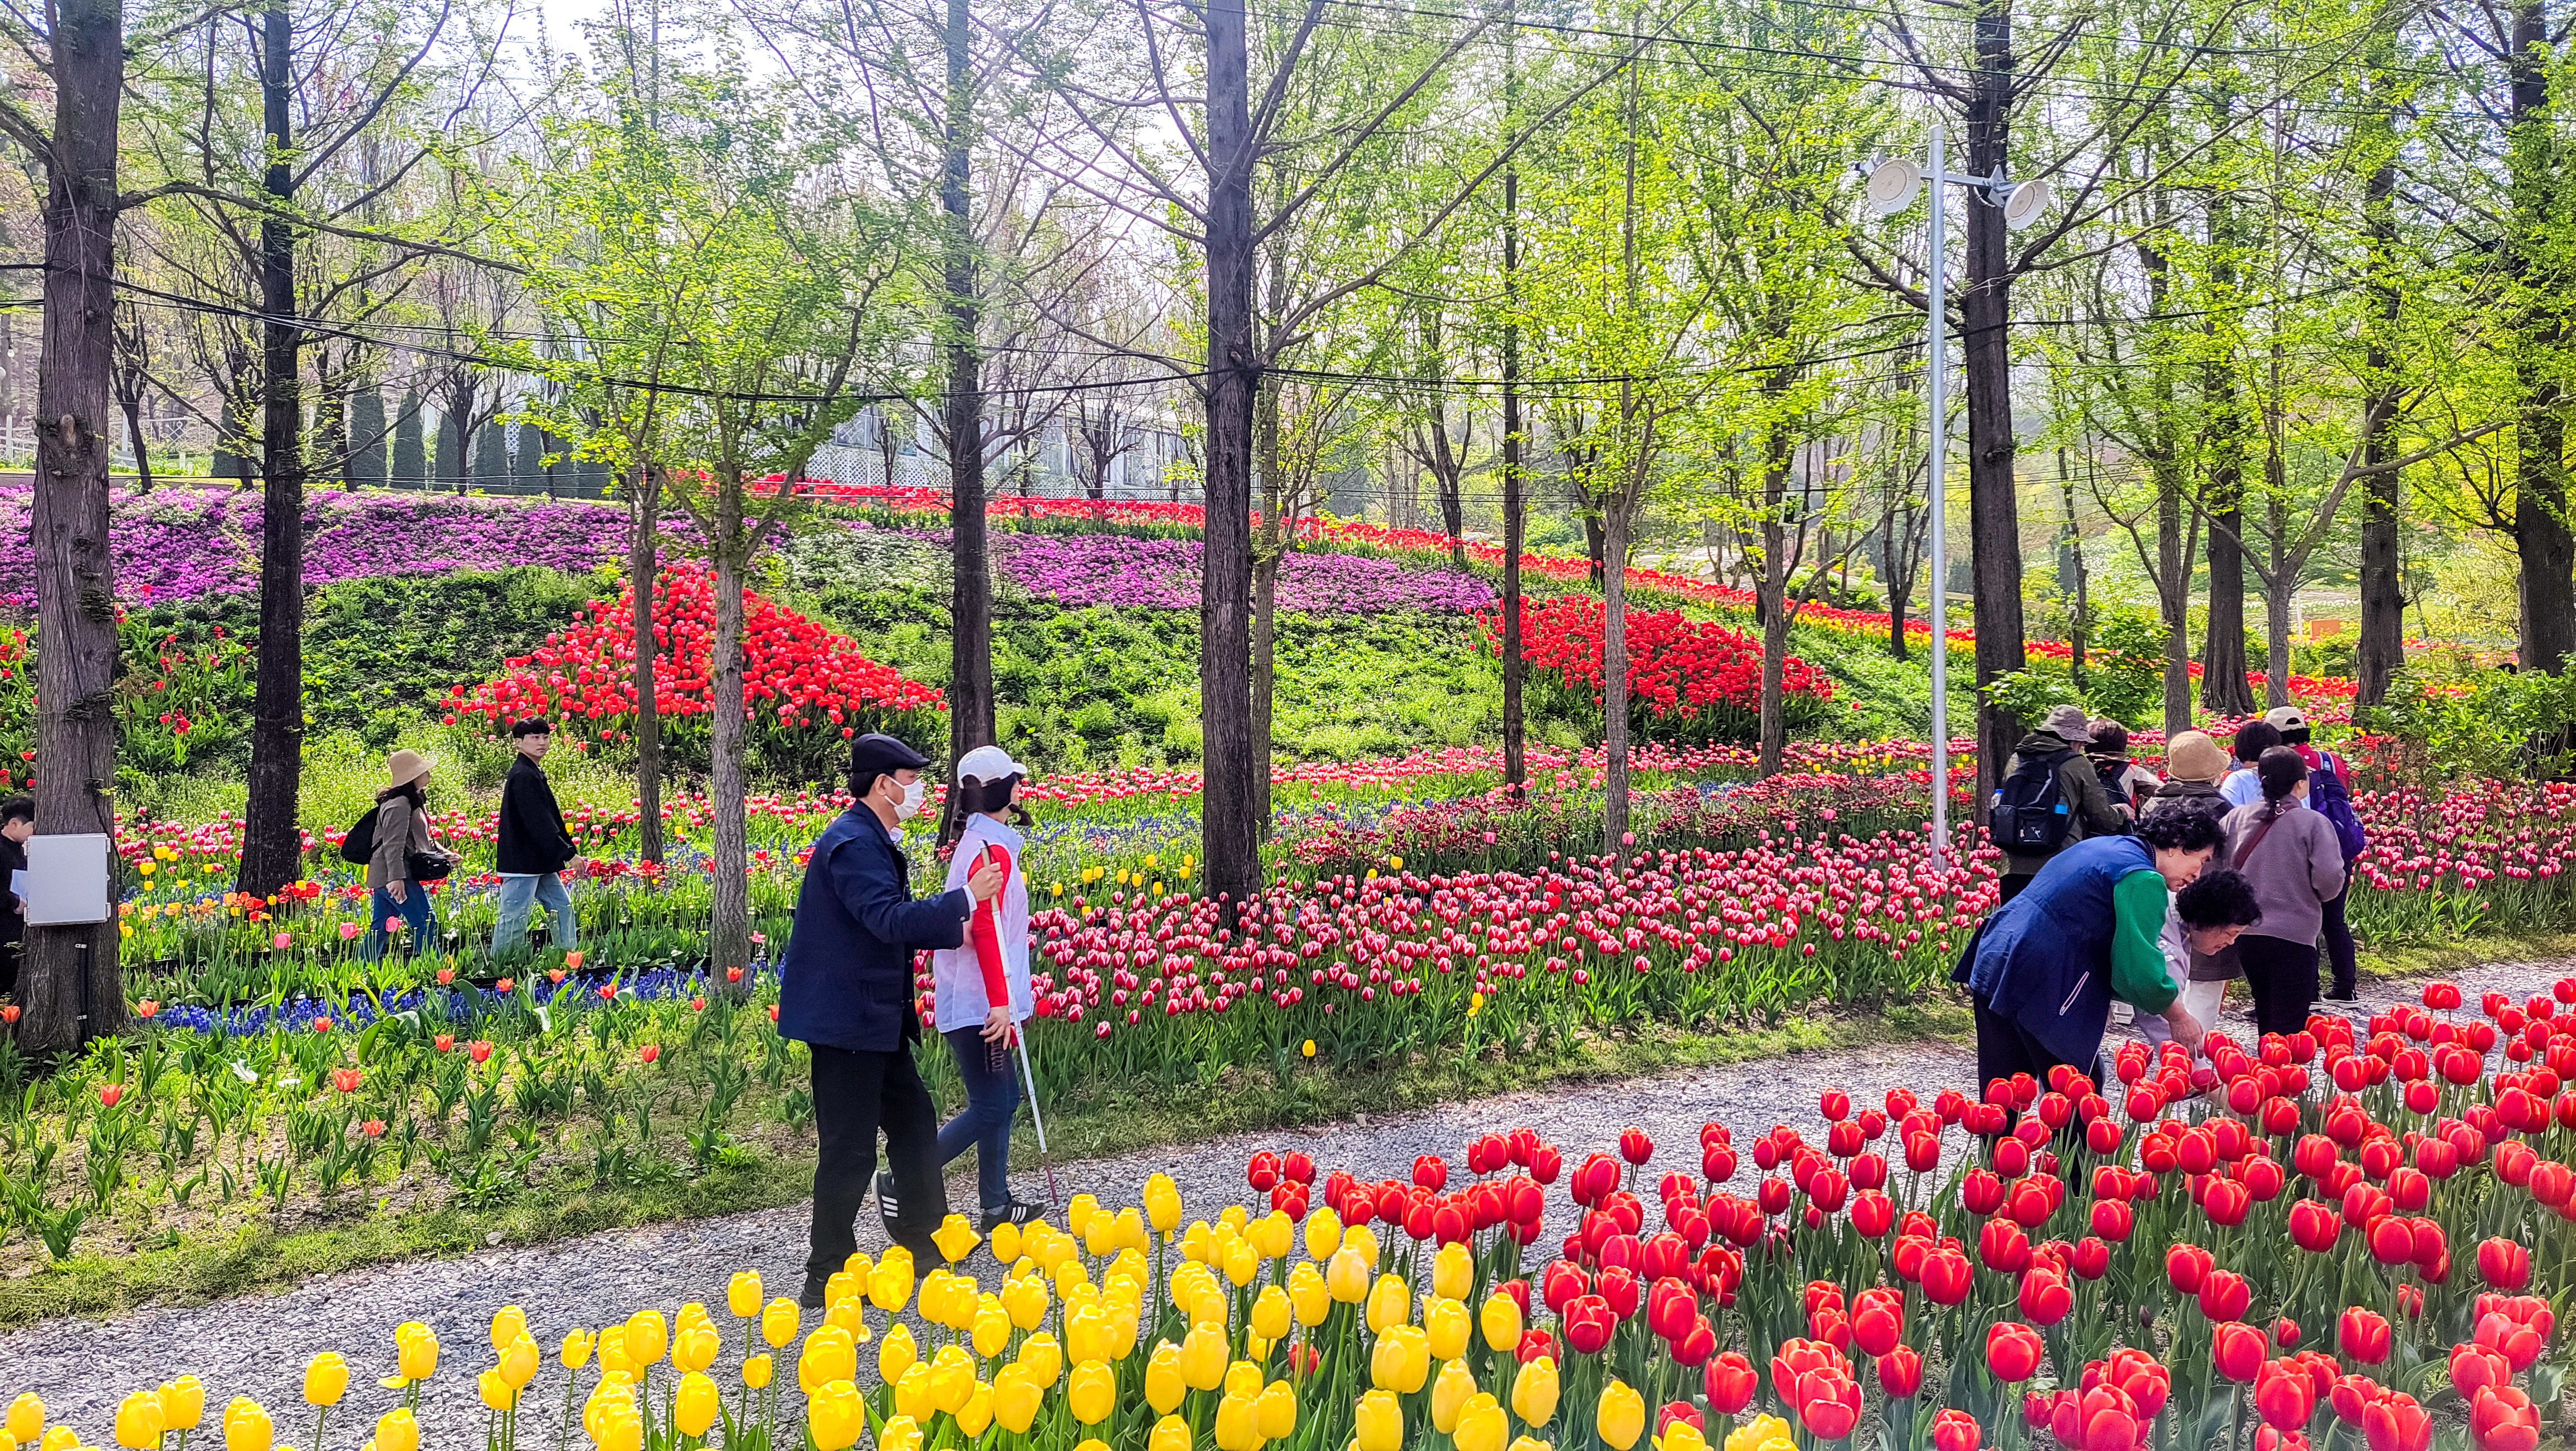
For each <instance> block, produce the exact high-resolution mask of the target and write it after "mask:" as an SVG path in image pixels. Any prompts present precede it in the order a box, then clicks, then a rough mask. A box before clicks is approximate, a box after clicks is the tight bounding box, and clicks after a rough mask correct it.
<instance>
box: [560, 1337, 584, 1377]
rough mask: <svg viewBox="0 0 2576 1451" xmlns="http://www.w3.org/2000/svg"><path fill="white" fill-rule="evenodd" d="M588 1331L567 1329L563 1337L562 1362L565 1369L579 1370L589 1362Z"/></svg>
mask: <svg viewBox="0 0 2576 1451" xmlns="http://www.w3.org/2000/svg"><path fill="white" fill-rule="evenodd" d="M590 1351H591V1343H590V1332H589V1331H587V1330H567V1331H565V1332H564V1338H563V1351H562V1355H563V1363H564V1369H566V1370H579V1369H581V1368H582V1367H583V1366H585V1365H588V1364H589V1363H590Z"/></svg>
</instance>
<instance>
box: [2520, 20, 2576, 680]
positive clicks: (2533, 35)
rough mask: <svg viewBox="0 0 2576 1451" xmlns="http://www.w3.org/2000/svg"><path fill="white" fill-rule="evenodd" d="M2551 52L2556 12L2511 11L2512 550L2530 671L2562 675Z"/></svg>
mask: <svg viewBox="0 0 2576 1451" xmlns="http://www.w3.org/2000/svg"><path fill="white" fill-rule="evenodd" d="M2550 49H2551V38H2550V23H2549V7H2548V5H2547V4H2546V3H2545V0H2523V3H2521V4H2518V5H2516V6H2515V7H2514V9H2513V53H2512V56H2511V57H2510V58H2509V60H2508V61H2507V65H2506V74H2507V77H2508V81H2509V89H2510V97H2511V112H2510V114H2511V116H2512V129H2511V133H2510V135H2509V137H2508V141H2507V148H2506V156H2507V158H2508V160H2507V167H2508V173H2509V175H2508V180H2509V182H2510V184H2511V187H2512V194H2513V226H2514V229H2515V235H2514V245H2513V250H2512V258H2511V265H2512V267H2513V268H2514V272H2515V278H2516V281H2518V282H2519V283H2520V284H2521V286H2520V289H2519V290H2520V292H2521V297H2520V299H2519V300H2520V302H2521V312H2522V316H2521V318H2520V320H2519V331H2520V332H2521V334H2522V336H2521V339H2520V342H2521V345H2522V346H2521V348H2520V349H2519V351H2518V356H2517V358H2516V362H2515V369H2514V371H2515V382H2516V385H2517V387H2518V389H2519V391H2520V393H2521V416H2520V418H2519V420H2518V422H2517V424H2516V426H2515V441H2516V445H2517V458H2516V461H2515V469H2514V490H2513V499H2514V502H2513V541H2514V551H2515V553H2516V554H2518V555H2520V556H2521V563H2522V582H2521V592H2520V596H2521V613H2522V651H2521V655H2522V667H2523V668H2524V669H2526V670H2545V671H2547V672H2549V673H2550V674H2552V675H2556V674H2559V673H2560V672H2562V671H2563V670H2565V669H2566V668H2567V654H2568V652H2569V651H2570V650H2572V649H2576V536H2571V534H2570V532H2569V529H2568V523H2567V415H2566V408H2567V397H2566V390H2565V389H2564V388H2563V387H2562V386H2561V384H2560V382H2559V375H2558V366H2559V364H2558V360H2557V357H2556V355H2557V353H2558V352H2559V350H2560V349H2561V348H2563V347H2564V346H2565V344H2566V338H2567V329H2566V325H2565V315H2564V313H2563V311H2562V309H2563V308H2565V307H2566V306H2567V299H2566V297H2565V295H2564V294H2565V281H2564V279H2563V278H2561V277H2560V276H2559V275H2557V273H2558V271H2559V269H2558V268H2556V267H2555V266H2554V265H2553V257H2554V254H2555V250H2556V249H2557V248H2558V247H2559V246H2560V245H2562V243H2561V242H2560V241H2559V239H2558V238H2557V237H2556V235H2555V233H2556V229H2557V228H2558V226H2559V225H2560V221H2559V219H2558V217H2557V216H2556V215H2555V214H2554V212H2555V208H2554V206H2553V202H2554V201H2555V199H2556V196H2557V192H2558V187H2559V181H2558V173H2559V170H2560V167H2561V162H2560V160H2559V156H2558V151H2559V148H2560V146H2561V145H2563V144H2564V143H2562V142H2560V141H2559V140H2558V139H2557V138H2556V137H2555V136H2554V135H2553V134H2552V130H2553V128H2552V121H2553V117H2552V108H2551V106H2550V100H2549V55H2550Z"/></svg>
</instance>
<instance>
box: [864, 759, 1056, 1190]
mask: <svg viewBox="0 0 2576 1451" xmlns="http://www.w3.org/2000/svg"><path fill="white" fill-rule="evenodd" d="M1027 774H1028V771H1027V769H1026V768H1025V767H1023V766H1021V765H1020V764H1019V763H1018V762H1017V761H1014V760H1012V759H1011V757H1010V753H1009V752H1007V751H1004V750H1003V749H1002V748H1001V747H999V746H978V747H976V748H975V749H973V750H971V751H968V752H967V753H966V754H965V756H964V757H963V758H961V759H960V760H959V761H958V762H957V772H956V776H957V787H956V789H957V822H958V834H957V843H956V849H955V850H954V851H953V852H952V853H951V854H950V855H949V859H948V885H949V886H950V887H951V888H956V887H962V886H964V885H966V881H967V878H968V877H969V876H970V875H972V874H973V873H974V872H975V871H976V870H978V869H979V868H981V867H983V866H984V865H986V864H987V863H989V864H991V865H993V866H995V867H998V868H1000V869H1001V872H1002V878H1003V884H1002V890H1001V891H999V892H997V893H995V894H994V895H993V896H991V897H990V898H988V899H986V900H984V901H982V902H979V903H977V904H976V907H975V916H974V919H973V920H972V921H970V922H969V923H968V924H967V927H966V943H965V945H964V946H961V947H952V948H943V949H941V950H940V951H938V952H935V953H933V954H931V958H930V963H931V974H932V979H931V980H932V984H933V988H934V991H935V993H936V1002H937V1011H938V1017H939V1035H940V1036H941V1037H943V1038H945V1039H947V1040H948V1049H949V1051H950V1052H951V1053H953V1054H955V1055H956V1058H957V1076H958V1077H959V1078H960V1079H962V1080H963V1081H964V1082H965V1085H966V1107H965V1109H964V1110H963V1111H961V1112H960V1113H959V1114H958V1115H957V1116H956V1117H955V1118H952V1119H950V1120H949V1121H948V1122H947V1123H946V1124H944V1125H942V1126H941V1127H940V1130H939V1162H940V1163H941V1164H942V1165H947V1164H953V1163H955V1162H956V1161H957V1159H958V1157H959V1156H960V1155H962V1154H964V1153H965V1152H966V1151H967V1150H968V1149H970V1148H971V1149H973V1150H974V1151H975V1183H976V1190H977V1192H978V1194H979V1195H980V1196H981V1199H982V1204H983V1211H984V1222H983V1230H984V1232H985V1233H986V1234H990V1233H992V1232H993V1229H994V1227H995V1226H996V1225H1001V1224H1006V1223H1007V1224H1026V1223H1028V1222H1029V1221H1030V1220H1032V1219H1035V1218H1037V1217H1038V1215H1039V1214H1041V1213H1043V1212H1044V1211H1043V1210H1042V1209H1041V1208H1040V1207H1039V1206H1037V1205H1035V1204H1029V1203H1024V1202H1022V1201H1021V1200H1019V1199H1017V1198H1014V1197H1013V1196H1012V1194H1011V1120H1012V1118H1013V1117H1014V1116H1016V1115H1017V1113H1018V1111H1019V1106H1020V1078H1019V1074H1018V1072H1017V1071H1016V1069H1015V1066H1014V1064H1013V1062H1012V1058H1011V1049H1012V1046H1013V1044H1014V1042H1015V1041H1016V1040H1017V1038H1018V1035H1019V1031H1020V1024H1022V1023H1025V1022H1027V1021H1028V1019H1029V1015H1030V1014H1031V1013H1032V1012H1033V1011H1035V1009H1036V1005H1037V999H1036V996H1035V995H1034V994H1033V993H1032V992H1031V991H1030V990H1029V886H1028V877H1027V875H1026V874H1025V873H1023V872H1022V871H1021V870H1020V859H1021V852H1022V850H1023V845H1024V844H1023V842H1022V840H1021V837H1020V833H1019V831H1018V830H1017V827H1018V826H1022V825H1026V824H1027V821H1028V813H1027V812H1026V811H1025V810H1023V809H1022V808H1021V807H1020V806H1019V805H1018V804H1017V803H1016V802H1014V801H1013V800H1012V797H1013V796H1014V795H1015V794H1016V793H1017V792H1018V790H1019V786H1020V782H1021V780H1022V779H1023V778H1024V777H1026V776H1027ZM1005 813H1008V815H1009V816H1010V817H1011V818H1012V819H1011V820H1005V819H1004V817H1005ZM884 1178H885V1176H884V1175H883V1174H882V1173H881V1174H879V1175H878V1179H879V1186H878V1196H877V1197H878V1202H879V1203H880V1204H882V1203H883V1202H885V1184H884Z"/></svg>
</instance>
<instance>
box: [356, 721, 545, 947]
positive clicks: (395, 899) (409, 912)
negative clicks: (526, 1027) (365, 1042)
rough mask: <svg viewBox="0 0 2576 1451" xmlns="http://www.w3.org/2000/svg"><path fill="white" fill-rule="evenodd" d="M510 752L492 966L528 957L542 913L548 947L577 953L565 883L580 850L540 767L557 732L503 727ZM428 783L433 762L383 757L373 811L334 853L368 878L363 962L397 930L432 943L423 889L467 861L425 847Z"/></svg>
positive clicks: (496, 864) (496, 851)
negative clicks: (535, 917) (537, 912)
mask: <svg viewBox="0 0 2576 1451" xmlns="http://www.w3.org/2000/svg"><path fill="white" fill-rule="evenodd" d="M510 743H511V745H512V746H513V747H514V748H515V754H514V755H513V756H512V757H511V760H510V771H509V774H508V775H507V776H505V777H503V778H502V781H501V814H500V822H499V829H498V831H497V833H496V834H495V837H494V840H493V870H494V871H495V872H496V873H498V874H499V876H500V878H501V888H500V902H499V916H498V918H497V919H496V920H495V921H494V922H493V924H492V960H493V961H494V962H506V961H508V960H509V959H511V958H512V957H515V956H517V955H519V954H521V953H524V952H525V951H526V950H527V944H528V913H529V911H530V909H531V908H533V907H540V906H541V907H543V908H545V909H546V915H547V918H548V920H549V921H550V923H551V924H552V925H551V929H550V930H551V933H552V941H553V943H554V945H555V946H557V947H560V948H563V949H565V950H567V951H570V950H572V949H574V948H576V947H578V946H580V944H581V929H580V926H579V923H578V921H577V919H576V918H575V916H574V914H573V910H572V894H571V893H570V892H568V891H566V890H565V889H564V881H563V874H564V873H565V872H567V871H579V870H580V869H581V847H580V845H579V844H578V843H576V842H575V841H574V840H573V838H572V831H571V829H570V828H568V827H566V826H565V825H564V817H563V808H562V806H561V805H559V804H558V803H557V802H556V800H555V789H554V785H553V783H551V782H549V781H548V780H547V779H546V773H545V767H544V764H543V763H544V761H545V759H546V751H547V750H548V749H549V748H550V747H551V746H553V744H554V728H553V727H552V726H551V725H549V724H548V723H547V722H545V721H544V720H523V721H520V722H519V723H518V724H516V725H514V726H512V727H510ZM429 775H430V762H429V760H428V758H427V757H425V756H423V755H421V753H420V752H418V751H414V750H400V751H396V752H394V753H393V755H391V756H390V757H388V758H386V761H385V785H384V787H383V789H381V790H379V791H377V792H376V804H375V809H373V810H371V811H369V812H368V813H367V814H366V815H365V816H363V817H360V818H359V819H358V822H357V824H356V825H354V826H352V827H350V828H349V834H348V836H347V837H346V838H345V839H344V840H343V841H342V842H341V844H340V856H341V859H342V860H344V861H347V862H350V863H351V864H353V865H355V864H364V865H365V867H366V869H367V892H368V900H369V904H370V905H369V918H370V921H369V924H368V931H367V940H366V943H365V946H364V949H363V953H364V956H365V957H366V958H367V960H368V961H370V962H372V961H374V960H376V959H377V958H380V957H382V956H384V953H385V947H386V945H387V943H388V942H389V941H390V940H391V937H392V933H393V931H394V929H395V926H396V924H399V925H400V927H401V928H402V930H403V931H404V932H405V933H406V934H407V935H408V936H409V938H410V940H411V941H413V942H414V943H419V942H425V941H427V940H428V939H429V938H430V936H431V935H432V933H433V932H435V930H436V929H437V925H438V923H437V919H436V918H435V917H433V916H432V915H431V913H430V909H429V891H428V887H429V884H430V883H432V882H437V881H444V880H446V878H447V876H448V874H449V873H450V872H453V871H454V870H455V869H456V865H457V863H458V862H460V861H462V860H464V858H462V857H460V856H458V855H457V854H456V853H454V852H452V851H449V850H447V849H446V848H445V847H442V846H439V845H438V844H436V843H435V842H433V841H431V840H430V836H429Z"/></svg>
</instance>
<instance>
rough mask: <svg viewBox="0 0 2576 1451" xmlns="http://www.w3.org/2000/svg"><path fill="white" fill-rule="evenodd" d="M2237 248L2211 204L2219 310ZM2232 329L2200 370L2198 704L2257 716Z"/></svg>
mask: <svg viewBox="0 0 2576 1451" xmlns="http://www.w3.org/2000/svg"><path fill="white" fill-rule="evenodd" d="M2221 119H2222V120H2223V119H2224V115H2223V112H2222V117H2221ZM2236 241H2237V238H2236V230H2235V225H2234V217H2233V212H2232V209H2231V208H2230V207H2229V206H2228V205H2227V203H2226V199H2225V198H2224V197H2223V196H2215V195H2214V196H2212V197H2211V198H2210V203H2209V248H2210V253H2211V257H2210V264H2209V280H2210V289H2211V292H2212V294H2213V295H2214V296H2215V297H2216V298H2217V299H2219V301H2220V304H2221V305H2222V306H2224V305H2225V304H2226V303H2228V302H2230V301H2232V300H2233V299H2234V296H2235V291H2236V265H2235V262H2234V259H2233V256H2232V254H2231V251H2230V249H2231V248H2233V247H2234V246H2235V245H2236ZM2232 321H2233V319H2232V315H2231V318H2230V319H2228V320H2227V321H2226V322H2222V320H2221V319H2220V318H2218V317H2215V316H2213V317H2212V318H2211V319H2210V321H2209V323H2208V325H2207V331H2208V332H2209V334H2210V336H2211V340H2212V344H2213V346H2212V350H2211V357H2210V360H2209V361H2208V362H2207V363H2205V364H2203V365H2202V370H2201V380H2202V381H2201V412H2202V418H2203V425H2202V426H2203V429H2204V431H2205V436H2206V437H2207V439H2208V447H2209V468H2208V473H2207V477H2206V482H2205V485H2204V491H2203V494H2202V498H2203V508H2204V511H2205V512H2206V513H2207V515H2208V516H2209V628H2208V633H2207V634H2206V635H2204V636H2203V637H2202V639H2201V646H2200V703H2201V705H2202V706H2203V707H2205V708H2207V709H2208V710H2210V711H2211V712H2213V713H2215V714H2218V715H2252V714H2253V713H2254V691H2253V687H2252V686H2251V684H2250V683H2249V682H2247V680H2246V678H2245V672H2246V668H2247V667H2246V661H2245V419H2244V411H2243V404H2242V400H2241V399H2240V398H2239V396H2238V389H2237V383H2236V358H2235V354H2234V350H2233V348H2232V346H2228V345H2225V344H2222V343H2220V342H2219V340H2218V334H2219V331H2220V329H2221V327H2222V326H2225V325H2230V324H2232Z"/></svg>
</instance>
